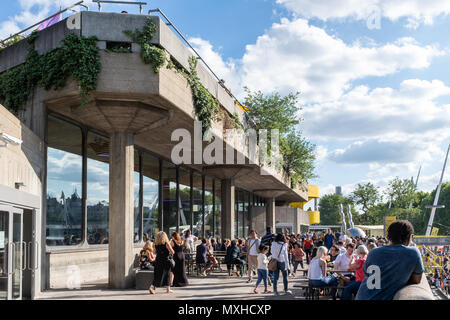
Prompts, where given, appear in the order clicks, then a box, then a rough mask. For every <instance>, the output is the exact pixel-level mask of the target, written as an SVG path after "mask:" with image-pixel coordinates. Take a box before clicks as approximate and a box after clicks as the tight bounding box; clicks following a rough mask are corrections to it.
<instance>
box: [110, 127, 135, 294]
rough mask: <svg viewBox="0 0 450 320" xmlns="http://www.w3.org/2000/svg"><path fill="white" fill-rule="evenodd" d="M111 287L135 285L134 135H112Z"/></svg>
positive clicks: (117, 133)
mask: <svg viewBox="0 0 450 320" xmlns="http://www.w3.org/2000/svg"><path fill="white" fill-rule="evenodd" d="M109 161H110V162H109V235H108V240H109V286H110V287H111V288H116V289H124V288H130V287H131V286H132V285H133V273H132V271H133V263H134V253H133V234H134V233H133V218H134V199H133V198H134V194H133V173H134V135H133V134H132V133H126V132H115V133H112V134H111V136H110V160H109Z"/></svg>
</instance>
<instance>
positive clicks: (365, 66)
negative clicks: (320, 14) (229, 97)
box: [241, 19, 444, 102]
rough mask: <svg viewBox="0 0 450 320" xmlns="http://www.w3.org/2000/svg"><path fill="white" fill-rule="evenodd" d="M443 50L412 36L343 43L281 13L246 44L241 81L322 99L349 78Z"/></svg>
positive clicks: (417, 64)
mask: <svg viewBox="0 0 450 320" xmlns="http://www.w3.org/2000/svg"><path fill="white" fill-rule="evenodd" d="M442 54H444V52H443V51H441V50H439V49H438V48H437V47H435V46H430V45H427V46H420V45H419V44H418V43H416V42H415V41H414V40H413V39H412V38H401V39H398V40H397V41H396V42H395V43H387V44H384V45H382V46H373V45H371V46H366V47H364V46H362V45H361V44H360V43H359V42H355V43H354V44H352V45H347V44H346V43H344V42H343V41H342V40H341V39H339V38H336V37H334V36H331V35H329V34H327V33H326V31H325V30H323V29H321V28H318V27H315V26H311V25H309V24H308V21H307V20H304V19H296V20H292V21H291V20H288V19H282V20H281V22H280V23H275V24H273V25H272V27H271V29H270V30H268V31H267V32H266V33H265V34H264V35H262V36H260V37H258V39H257V41H256V43H255V44H252V45H247V47H246V53H245V55H244V56H243V58H242V61H241V63H242V83H244V84H247V85H248V86H249V87H251V88H252V89H259V90H262V91H264V92H271V91H273V90H277V91H281V92H287V91H298V90H299V91H301V93H302V95H301V98H302V101H303V102H319V101H326V100H331V99H336V98H338V97H339V96H341V95H342V93H343V92H345V91H346V90H348V89H349V88H350V86H351V82H352V81H354V80H357V79H362V78H365V77H367V76H378V77H381V76H386V75H389V74H394V73H396V72H398V71H400V70H403V69H423V68H426V67H428V66H429V65H430V63H431V60H432V58H433V57H435V56H439V55H442Z"/></svg>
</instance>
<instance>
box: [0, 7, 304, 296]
mask: <svg viewBox="0 0 450 320" xmlns="http://www.w3.org/2000/svg"><path fill="white" fill-rule="evenodd" d="M148 18H150V19H152V20H153V21H154V22H155V23H156V25H157V27H158V30H157V32H156V36H155V37H154V39H153V43H154V44H155V45H158V46H159V47H161V48H164V49H165V50H166V52H167V54H168V55H170V57H171V59H172V60H173V61H175V62H176V63H177V64H178V65H180V66H181V67H183V68H184V69H185V70H189V63H188V59H189V57H190V56H191V52H190V50H189V49H188V48H187V47H186V46H185V45H184V44H183V43H182V41H181V40H180V39H179V38H178V37H177V36H176V35H175V33H173V32H172V31H171V30H170V29H169V27H168V26H167V25H166V24H165V23H164V21H162V20H161V19H160V18H159V17H156V16H146V15H130V14H117V13H100V12H81V13H77V14H75V15H73V16H71V17H69V18H68V19H65V20H63V21H61V22H60V23H57V24H55V25H53V26H51V27H49V28H48V29H45V30H43V31H41V32H39V36H38V38H37V39H36V42H35V45H36V49H37V51H38V52H39V53H40V54H43V53H45V52H48V51H50V50H52V49H54V48H57V47H58V46H59V45H60V44H61V41H62V40H63V39H64V37H65V36H66V35H67V34H69V33H75V34H78V35H82V36H85V37H89V36H96V37H97V38H98V40H99V41H98V47H99V48H100V59H101V65H102V68H101V72H100V74H99V80H98V86H97V89H96V91H95V92H92V100H91V101H90V103H88V104H86V105H83V106H82V105H81V103H80V102H81V101H80V97H79V88H78V86H77V85H76V83H75V82H73V81H70V82H69V83H68V84H67V85H66V87H64V88H63V89H61V90H58V91H53V90H52V91H46V90H45V89H43V88H41V87H39V88H36V89H35V90H34V91H33V93H32V95H31V97H30V98H29V101H28V102H27V105H26V108H25V110H24V111H22V112H21V113H20V114H19V115H18V119H15V118H14V116H12V115H11V114H10V113H9V112H8V111H6V110H5V109H4V108H1V111H2V112H3V114H5V115H7V116H2V117H1V118H0V129H1V131H2V132H11V134H16V135H19V136H21V137H22V138H23V141H24V143H23V145H22V146H19V147H17V146H9V147H8V148H4V149H0V160H2V159H9V160H4V161H5V163H6V165H5V166H2V167H1V168H0V177H5V176H7V173H8V172H11V170H12V168H13V167H18V166H23V167H33V168H34V171H31V173H30V174H29V175H28V176H23V177H21V176H20V175H18V176H17V177H9V178H2V179H0V187H2V188H5V189H6V188H7V189H8V190H9V193H7V192H3V197H2V195H0V202H2V201H3V202H6V201H9V204H14V203H15V198H17V199H19V198H20V195H18V194H17V192H18V190H17V189H16V188H15V185H14V184H15V183H16V182H19V181H17V180H23V181H20V182H24V183H25V185H28V186H30V185H33V188H31V189H29V187H26V188H25V189H23V190H20V192H23V193H26V194H30V195H33V196H31V198H32V199H34V200H30V201H31V202H33V201H34V202H33V203H35V204H34V205H35V206H36V207H33V208H31V207H30V208H29V209H30V210H33V212H34V216H33V235H34V238H33V239H32V240H30V241H32V242H34V244H35V245H34V247H33V248H35V249H34V254H35V255H36V257H37V258H36V264H38V265H36V268H35V270H33V279H34V280H33V281H34V282H33V283H34V284H33V289H32V294H31V296H32V297H36V296H38V295H39V292H41V291H42V290H45V289H47V288H57V287H65V286H66V282H67V278H66V277H65V275H64V270H67V267H68V266H70V265H72V264H76V265H78V266H81V267H80V270H81V273H82V277H83V279H85V280H86V282H89V281H94V280H99V279H109V284H110V286H111V287H114V288H126V287H130V286H132V285H133V261H134V256H135V254H136V252H137V251H138V250H139V248H138V247H137V246H135V245H134V244H133V241H132V236H133V228H132V219H133V199H134V194H133V172H134V168H135V163H134V157H133V152H134V150H135V147H136V148H137V147H138V148H141V149H144V150H148V151H149V152H152V153H153V154H156V155H158V156H160V157H162V158H165V159H170V157H171V151H172V149H173V147H174V146H175V145H176V144H177V142H174V141H171V133H172V132H173V131H174V130H175V129H178V128H183V129H186V130H187V131H188V132H189V133H191V134H192V135H193V134H194V120H195V111H194V105H193V102H192V93H191V89H190V87H189V85H188V83H187V81H186V79H185V78H184V77H183V76H182V75H180V74H179V73H177V72H176V71H175V70H172V69H168V68H165V67H163V68H161V70H160V72H159V73H158V74H155V73H153V71H152V70H151V67H150V66H148V65H145V64H144V63H143V62H142V61H141V58H140V54H139V52H140V47H139V45H138V44H136V43H132V44H131V48H132V52H131V53H126V54H125V53H113V52H105V51H104V49H105V48H106V45H107V43H108V42H131V40H130V38H128V36H126V35H125V34H124V33H123V31H124V30H134V29H141V28H142V27H143V26H144V25H145V23H146V21H147V19H148ZM27 50H28V44H27V43H26V41H21V42H19V43H17V44H15V45H13V46H11V47H8V48H6V49H4V50H2V51H0V72H3V71H5V70H8V69H10V68H13V67H15V66H17V65H19V64H21V63H23V62H24V61H25V57H26V54H27ZM197 71H198V74H199V77H200V80H201V82H202V84H203V85H204V87H205V88H206V89H207V90H208V91H209V92H210V93H211V94H212V95H213V96H214V97H215V98H216V99H217V100H218V101H219V102H220V105H221V108H222V109H223V110H224V111H225V112H228V113H229V114H233V113H237V114H238V115H239V117H240V119H241V121H242V123H244V124H245V120H244V116H243V111H242V110H241V109H240V108H239V107H238V106H237V105H236V104H235V102H234V100H233V98H232V97H231V96H230V95H229V94H228V93H227V92H226V91H225V89H224V88H223V87H222V86H221V85H220V84H219V83H217V81H215V79H214V78H213V77H212V76H211V75H210V74H209V73H208V72H207V71H206V69H205V68H204V67H203V66H202V65H201V64H199V66H198V69H197ZM49 114H54V115H58V116H61V117H63V118H64V119H68V120H70V121H74V122H75V123H77V124H80V125H83V126H86V127H89V128H93V129H95V130H96V131H98V132H101V133H102V134H104V135H105V136H108V137H109V139H110V160H109V165H110V176H109V179H110V188H109V198H110V201H109V202H110V208H109V229H110V239H109V244H108V245H100V246H97V247H95V248H94V247H92V246H89V245H88V244H87V243H85V242H83V243H81V244H80V245H77V246H72V247H58V248H55V247H49V246H46V235H45V232H44V230H46V206H47V204H46V192H47V189H46V177H47V172H46V168H47V162H46V161H47V158H46V155H47V141H48V140H47V139H48V137H47V121H48V115H49ZM5 119H6V120H5ZM7 119H13V120H12V121H13V122H14V121H15V129H11V128H10V127H11V126H9V125H8V123H7V122H8V121H9V120H7ZM14 119H15V120H14ZM224 128H225V123H224V122H222V121H219V122H215V123H213V130H214V132H216V133H220V134H219V136H220V135H221V133H223V131H224ZM16 131H17V132H16ZM19 132H21V134H19ZM222 136H223V135H222ZM223 143H224V145H225V146H226V145H228V146H229V147H230V148H231V149H232V150H234V151H233V152H234V153H236V154H237V153H240V152H241V151H239V150H237V147H236V145H233V144H232V143H231V142H229V141H226V139H224V140H223ZM27 145H31V147H30V148H31V149H29V150H28V149H27V151H26V152H23V155H22V156H21V157H19V158H17V157H16V156H14V155H12V154H13V152H12V151H11V150H14V149H17V148H18V150H20V149H21V148H22V151H23V150H25V149H24V148H25V147H26V146H27ZM206 145H207V143H206V142H204V143H203V147H205V146H206ZM37 146H39V148H38V147H37ZM17 152H19V151H17ZM224 158H225V157H224ZM244 158H245V160H246V163H245V164H242V165H206V164H204V163H202V164H195V165H194V164H193V165H189V166H188V167H190V168H193V169H195V170H198V171H199V172H203V173H205V174H208V175H211V176H212V177H214V178H216V179H220V181H222V183H221V190H222V196H221V205H222V210H221V229H222V237H223V238H232V237H233V236H234V217H235V203H234V188H240V189H243V190H247V191H249V192H252V193H254V194H257V195H259V196H261V197H264V198H266V199H267V202H266V203H267V205H266V207H265V209H264V211H265V212H264V214H265V221H266V223H265V225H271V226H272V227H273V228H275V223H276V218H275V199H276V200H282V201H285V202H302V201H306V200H307V191H306V190H302V189H300V188H298V189H292V188H290V181H289V178H288V177H287V176H286V175H285V174H283V173H279V172H272V173H271V174H270V175H261V173H260V171H261V170H260V169H261V167H260V166H259V165H258V164H252V163H250V161H249V157H248V152H247V151H244ZM19 171H20V170H19ZM14 190H15V191H14ZM13 191H14V192H13ZM6 194H8V196H5V195H6ZM36 199H38V201H37V200H36ZM36 203H37V204H36ZM18 205H19V206H20V203H19V204H18Z"/></svg>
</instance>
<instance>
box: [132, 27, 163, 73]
mask: <svg viewBox="0 0 450 320" xmlns="http://www.w3.org/2000/svg"><path fill="white" fill-rule="evenodd" d="M156 30H157V27H156V24H155V23H154V22H153V21H152V20H151V19H147V22H146V24H145V26H144V28H143V29H142V30H138V29H136V30H135V31H134V32H133V31H131V30H125V31H124V33H125V34H126V35H127V36H129V37H130V38H131V39H132V40H133V41H134V42H136V43H138V44H139V45H140V46H141V59H142V61H143V62H144V63H145V64H149V65H151V66H152V70H153V72H154V73H159V69H160V68H161V67H162V66H164V64H165V63H166V62H167V56H166V51H165V50H164V49H162V48H159V47H157V46H155V45H153V44H152V43H151V41H152V39H153V38H154V37H155V34H156Z"/></svg>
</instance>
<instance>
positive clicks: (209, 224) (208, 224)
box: [205, 176, 215, 239]
mask: <svg viewBox="0 0 450 320" xmlns="http://www.w3.org/2000/svg"><path fill="white" fill-rule="evenodd" d="M213 182H214V180H213V179H212V178H211V177H208V176H207V177H205V236H206V238H207V239H209V238H211V237H212V236H213V233H214V219H215V218H214V217H213Z"/></svg>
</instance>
